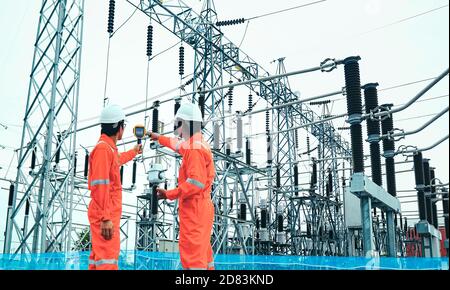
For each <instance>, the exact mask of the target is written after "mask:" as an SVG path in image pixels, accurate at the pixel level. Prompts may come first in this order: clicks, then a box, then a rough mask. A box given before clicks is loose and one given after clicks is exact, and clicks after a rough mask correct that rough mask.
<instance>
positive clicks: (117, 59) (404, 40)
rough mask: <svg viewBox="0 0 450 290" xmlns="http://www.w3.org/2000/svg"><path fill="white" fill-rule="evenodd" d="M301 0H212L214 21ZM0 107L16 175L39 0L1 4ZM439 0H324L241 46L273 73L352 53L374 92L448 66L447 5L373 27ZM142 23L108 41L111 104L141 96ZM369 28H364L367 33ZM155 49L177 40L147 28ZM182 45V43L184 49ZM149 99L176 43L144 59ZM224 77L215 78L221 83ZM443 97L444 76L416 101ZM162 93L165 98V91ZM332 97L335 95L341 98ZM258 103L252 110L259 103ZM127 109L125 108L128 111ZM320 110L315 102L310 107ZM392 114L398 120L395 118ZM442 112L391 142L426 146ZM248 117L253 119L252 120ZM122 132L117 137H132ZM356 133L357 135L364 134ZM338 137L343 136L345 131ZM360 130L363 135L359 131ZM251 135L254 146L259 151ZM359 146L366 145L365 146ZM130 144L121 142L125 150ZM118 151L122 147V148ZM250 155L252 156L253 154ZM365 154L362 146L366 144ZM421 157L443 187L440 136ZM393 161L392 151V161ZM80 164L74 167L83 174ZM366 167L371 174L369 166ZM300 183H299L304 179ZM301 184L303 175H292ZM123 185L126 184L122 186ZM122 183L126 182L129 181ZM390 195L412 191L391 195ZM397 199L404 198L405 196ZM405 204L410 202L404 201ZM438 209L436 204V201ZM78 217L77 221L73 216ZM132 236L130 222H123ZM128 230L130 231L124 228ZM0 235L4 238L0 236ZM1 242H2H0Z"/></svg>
mask: <svg viewBox="0 0 450 290" xmlns="http://www.w3.org/2000/svg"><path fill="white" fill-rule="evenodd" d="M107 2H108V1H93V0H90V1H89V0H87V1H86V4H85V25H84V40H83V55H82V68H81V88H80V105H79V120H84V119H87V118H92V117H94V119H93V120H90V121H85V122H81V123H80V124H79V127H83V126H85V125H89V124H92V123H93V122H96V121H97V119H96V117H97V116H98V115H99V112H100V110H101V108H102V104H103V101H102V99H103V89H104V84H105V83H104V81H105V67H106V48H107V39H108V35H107V33H106V20H107V10H108V8H107V6H108V3H107ZM116 2H117V3H116V22H115V23H116V24H115V28H117V27H118V26H119V24H121V23H122V22H123V21H124V20H125V19H126V18H128V16H129V15H131V13H132V12H133V9H134V8H133V7H132V6H131V5H130V4H128V3H127V2H126V1H125V0H118V1H116ZM307 2H308V1H297V0H283V1H276V2H274V1H269V0H245V1H242V0H226V1H225V0H216V1H215V5H216V10H217V13H218V15H219V19H220V20H227V19H235V18H240V17H245V18H250V17H252V16H256V15H260V14H264V13H266V12H272V11H277V10H280V9H284V8H289V7H292V6H296V5H299V4H302V3H307ZM0 3H1V9H0V39H1V42H2V45H0V68H1V69H0V104H1V106H2V108H3V111H2V113H1V114H0V123H2V124H4V125H7V126H8V129H7V130H5V129H4V128H3V127H1V126H0V145H3V146H5V149H2V148H1V147H0V177H1V178H7V179H14V178H15V174H16V173H15V167H16V163H17V158H15V159H14V160H13V161H12V165H11V168H10V169H9V171H7V169H8V165H9V164H10V162H11V159H12V158H13V156H14V154H13V148H17V147H19V145H20V136H21V126H22V122H23V121H22V120H23V116H24V111H25V103H26V97H27V90H28V82H29V74H30V68H31V61H32V57H33V44H34V40H35V34H36V29H37V28H36V25H37V22H38V16H39V8H40V5H41V1H25V0H14V1H13V0H0ZM185 3H187V4H188V5H190V6H192V7H194V9H196V11H197V12H198V11H199V10H198V9H199V8H200V7H201V2H200V1H198V0H186V1H185ZM443 5H448V1H443V0H441V1H439V0H430V1H420V0H410V1H406V0H397V1H388V0H366V1H361V0H341V1H338V0H329V1H327V2H325V3H320V4H317V5H313V6H310V7H306V8H302V9H299V10H294V11H290V12H286V13H283V14H278V15H274V16H270V17H265V18H261V19H255V20H253V21H251V22H250V24H249V27H248V31H247V34H246V38H245V40H244V42H243V44H242V47H241V48H242V50H244V51H245V52H246V53H247V54H248V55H250V56H251V57H252V58H253V59H254V60H256V61H257V62H258V63H259V64H260V65H261V66H263V67H264V68H265V69H266V70H268V71H269V72H271V73H275V69H276V65H275V64H271V61H272V60H274V59H278V58H280V57H286V60H285V64H286V68H287V71H293V70H298V69H303V68H309V67H315V66H317V65H318V64H319V63H320V62H321V61H322V60H324V59H325V58H327V57H332V58H336V59H342V58H345V57H347V56H351V55H360V56H361V57H362V61H361V62H360V67H361V81H362V84H365V83H368V82H378V83H380V89H382V88H387V87H392V86H395V85H399V84H403V83H408V82H413V81H417V80H422V79H427V78H431V77H435V76H437V75H439V74H440V73H441V72H442V71H444V70H445V69H446V68H447V67H448V63H449V59H448V51H449V38H448V33H449V31H448V29H449V28H448V22H449V13H448V7H446V8H444V9H440V10H437V11H434V12H432V13H429V14H426V15H422V16H420V17H417V18H414V19H410V20H407V21H404V22H401V23H398V24H395V25H392V26H388V27H385V28H382V29H379V30H375V31H373V30H374V29H375V28H378V27H382V26H384V25H386V24H389V23H393V22H396V21H398V20H401V19H404V18H407V17H410V16H413V15H416V14H419V13H422V12H425V11H428V10H431V9H433V8H437V7H440V6H443ZM147 25H148V19H147V18H146V17H145V16H144V15H143V14H142V13H140V12H137V13H136V14H135V16H134V17H133V18H132V19H131V20H130V21H129V22H128V23H127V24H126V26H124V27H123V28H122V29H121V30H120V31H119V32H118V33H117V34H116V35H115V36H114V38H113V39H112V42H111V58H110V71H109V81H108V96H109V98H110V99H111V102H114V103H118V104H119V105H122V106H123V107H127V106H129V105H132V104H135V103H138V102H141V101H143V100H145V78H146V65H147V62H146V55H145V51H146V27H147ZM245 27H246V25H245V24H243V25H239V26H230V27H224V28H223V32H224V34H225V36H226V37H228V38H229V39H230V40H231V41H233V43H235V44H239V43H240V42H241V40H242V36H243V34H244V31H245ZM368 31H370V32H369V33H365V32H368ZM154 36H155V37H154V48H153V52H154V55H155V54H156V53H157V52H159V51H162V50H164V49H166V48H168V47H170V46H171V45H173V44H175V43H176V42H177V41H178V40H177V39H176V38H175V37H174V36H173V35H171V34H170V33H169V32H168V31H166V30H165V29H163V28H161V27H159V26H158V25H155V31H154ZM185 46H186V45H185ZM186 54H187V56H186V72H187V73H190V72H192V68H193V57H192V50H191V49H187V51H186ZM150 69H151V74H150V96H154V95H157V94H159V93H162V92H165V91H167V90H169V89H172V88H174V87H176V86H178V85H179V76H178V49H177V47H176V48H174V49H172V50H170V51H168V52H167V53H165V54H163V55H161V56H159V57H157V58H155V59H154V60H153V61H152V62H151V65H150ZM227 81H228V77H227V76H225V77H224V82H227ZM290 84H291V87H292V90H293V91H300V92H301V95H302V97H309V96H314V95H319V94H322V93H328V92H333V91H336V90H339V89H341V88H342V87H343V86H344V85H345V84H344V72H343V69H342V68H340V69H338V70H335V71H333V72H332V73H328V74H323V73H319V72H317V73H312V74H308V75H301V76H295V77H291V78H290ZM425 85H426V82H425V83H420V84H415V85H411V86H407V87H402V88H398V89H394V90H389V91H386V92H380V104H383V103H394V104H403V103H405V102H407V101H408V100H409V99H410V98H412V97H413V96H414V95H415V94H416V93H418V92H419V91H420V90H421V89H422V88H423V87H425ZM447 94H448V77H446V78H445V79H444V80H443V81H442V82H441V83H439V84H438V85H436V86H435V87H434V88H433V89H432V90H430V92H429V93H427V95H426V96H425V97H423V98H432V97H438V96H442V95H447ZM247 95H248V92H247V91H245V90H236V93H235V96H242V98H241V99H240V100H239V98H238V97H235V99H236V103H235V104H236V105H235V108H236V109H238V108H241V109H244V108H246V103H247ZM167 97H170V96H167ZM340 98H342V97H340V96H338V97H336V98H335V99H340ZM448 103H449V101H448V96H447V97H444V98H438V99H434V100H430V101H426V102H420V103H416V104H414V106H413V107H411V108H409V109H407V110H405V111H403V112H401V113H399V114H397V115H395V117H394V122H395V127H397V128H402V129H405V130H407V131H408V130H411V129H415V128H417V127H419V126H420V125H421V124H423V123H424V122H426V121H427V120H428V119H429V118H431V116H430V117H424V118H418V119H412V120H404V121H401V120H403V119H407V118H410V117H417V116H422V115H426V114H432V113H437V112H439V111H440V110H442V109H443V108H445V107H446V106H448ZM264 106H265V104H263V102H260V104H259V106H258V107H264ZM137 108H142V106H140V107H135V108H133V109H130V110H128V111H132V110H135V109H137ZM332 108H333V111H332V112H331V113H332V114H341V113H343V112H346V103H345V101H344V100H340V101H336V102H333V105H332ZM317 110H318V112H319V113H320V108H317ZM161 112H162V113H160V115H163V116H162V121H163V122H170V121H171V119H172V118H173V104H172V103H170V104H169V105H167V106H163V107H162V108H161ZM262 117H263V116H262V115H260V116H259V117H257V118H256V122H254V125H253V126H252V127H253V128H252V130H253V133H256V132H261V131H262V130H264V124H263V122H264V121H263V119H262ZM395 120H399V121H395ZM129 121H130V126H129V127H128V128H130V127H131V126H132V125H133V124H134V123H137V122H142V121H143V115H140V116H136V117H134V118H130V120H129ZM448 121H449V120H448V114H446V115H445V116H444V117H442V118H441V119H439V120H438V121H437V122H435V123H434V124H433V125H432V126H430V127H429V128H427V129H426V130H425V131H423V132H421V133H419V134H416V135H413V136H408V137H407V138H406V139H404V140H402V141H400V142H397V143H396V147H397V148H398V146H400V145H403V144H404V145H415V146H418V147H425V146H428V145H430V144H432V143H434V141H436V140H437V139H440V138H441V137H443V136H445V135H447V134H448V131H449V130H448ZM255 123H257V124H255ZM334 124H335V126H336V127H339V126H344V120H343V119H340V120H338V121H336V122H335V123H334ZM131 134H132V132H131V130H129V131H128V132H127V133H126V135H127V136H131ZM364 134H365V132H364ZM344 135H345V136H346V137H347V139H349V138H348V133H347V132H345V133H344ZM364 136H365V135H364ZM97 138H98V130H95V129H94V130H88V131H84V132H83V133H80V134H78V136H77V139H78V141H79V144H81V145H83V146H91V145H94V143H95V140H96V139H97ZM263 140H264V139H257V140H256V141H255V143H256V145H255V147H263V146H262V144H263V143H261V142H263ZM366 145H367V144H366ZM130 147H131V145H128V147H127V149H129V148H130ZM300 147H301V148H306V145H305V139H304V137H303V138H302V139H300ZM121 148H122V146H121ZM256 153H258V152H256ZM365 153H366V154H368V153H369V150H368V146H366V147H365ZM260 154H261V155H257V156H256V157H257V158H260V162H259V163H260V164H264V162H265V156H264V154H262V153H260ZM424 156H425V157H427V158H430V159H431V161H430V162H431V165H432V166H434V167H436V176H437V177H438V178H440V179H441V180H442V181H443V182H444V183H446V182H448V175H449V174H448V168H449V166H448V161H449V158H448V141H445V142H444V143H442V144H441V145H440V146H439V147H437V148H435V149H433V150H431V151H428V152H426V153H425V154H424ZM401 159H402V157H401V156H399V157H397V160H401ZM82 163H83V162H82V161H79V162H78V164H79V166H80V168H79V170H82V169H81V168H82V166H83V164H82ZM410 168H412V164H410V165H398V166H397V170H405V169H410ZM139 170H140V176H138V183H139V181H142V182H141V183H144V173H143V168H140V169H139ZM127 171H128V174H126V175H125V177H124V178H125V180H128V181H126V182H125V183H127V182H128V183H130V180H131V176H130V171H131V167H129V168H128V170H127ZM368 172H370V170H369V171H368ZM305 178H306V179H303V181H304V182H305V181H306V180H307V176H305ZM301 181H302V180H301ZM125 185H127V184H125ZM128 185H129V184H128ZM8 186H9V184H8V182H4V181H0V187H1V188H0V229H1V231H2V232H3V229H4V226H5V215H6V205H7V198H8V191H7V188H8ZM413 188H414V174H413V172H410V173H406V174H405V173H402V174H398V175H397V189H398V190H410V189H413ZM140 189H142V187H138V190H137V191H136V192H135V193H134V194H131V195H130V194H127V195H125V194H124V202H126V203H130V204H135V203H136V198H135V195H137V194H140V193H139V190H140ZM399 195H415V194H414V193H400V194H399ZM404 200H406V199H404ZM407 200H415V198H412V199H411V198H409V199H407ZM402 208H403V210H415V209H416V208H417V207H416V204H414V203H409V204H404V205H403V206H402ZM438 208H439V209H442V207H441V204H440V203H439V204H438ZM83 220H84V222H86V218H85V217H80V221H81V222H83ZM130 230H131V231H132V232H133V233H134V224H132V225H130ZM132 236H134V234H132ZM0 240H3V235H2V236H1V237H0ZM0 245H2V243H0Z"/></svg>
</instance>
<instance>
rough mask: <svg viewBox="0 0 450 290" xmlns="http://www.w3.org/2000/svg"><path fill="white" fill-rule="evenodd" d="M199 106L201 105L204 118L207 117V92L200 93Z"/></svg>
mask: <svg viewBox="0 0 450 290" xmlns="http://www.w3.org/2000/svg"><path fill="white" fill-rule="evenodd" d="M198 106H199V107H200V112H202V118H205V93H200V96H199V97H198Z"/></svg>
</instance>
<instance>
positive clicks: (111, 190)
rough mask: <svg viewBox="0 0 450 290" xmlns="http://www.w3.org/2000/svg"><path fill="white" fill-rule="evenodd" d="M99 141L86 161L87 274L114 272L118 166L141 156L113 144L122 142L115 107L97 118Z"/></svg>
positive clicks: (139, 149)
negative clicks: (101, 271) (87, 197)
mask: <svg viewBox="0 0 450 290" xmlns="http://www.w3.org/2000/svg"><path fill="white" fill-rule="evenodd" d="M100 123H101V126H102V130H101V136H100V139H99V141H98V143H97V145H96V146H95V148H94V150H92V152H91V154H90V157H89V177H88V187H89V190H90V191H91V202H90V203H89V208H88V217H89V223H90V228H91V241H92V252H91V255H90V257H89V270H118V260H119V252H120V233H119V227H120V218H121V216H122V184H121V181H120V166H122V164H125V163H127V162H128V161H130V160H132V159H133V158H134V157H135V156H136V155H137V154H140V153H142V147H141V145H136V146H135V147H134V148H133V149H132V150H130V151H127V152H124V153H119V152H118V150H117V146H116V142H117V141H118V140H121V139H122V135H123V132H124V129H125V114H124V112H123V110H122V109H121V108H120V107H119V106H117V105H109V106H107V107H105V108H104V109H103V111H102V114H101V117H100Z"/></svg>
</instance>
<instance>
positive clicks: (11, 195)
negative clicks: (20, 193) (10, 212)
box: [8, 183, 14, 207]
mask: <svg viewBox="0 0 450 290" xmlns="http://www.w3.org/2000/svg"><path fill="white" fill-rule="evenodd" d="M13 201H14V184H12V183H11V185H10V186H9V198H8V207H12V205H13Z"/></svg>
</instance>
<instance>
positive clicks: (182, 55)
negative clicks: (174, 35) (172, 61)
mask: <svg viewBox="0 0 450 290" xmlns="http://www.w3.org/2000/svg"><path fill="white" fill-rule="evenodd" d="M179 58H180V59H179V72H178V74H179V75H180V76H183V75H184V46H181V47H180V51H179Z"/></svg>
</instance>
